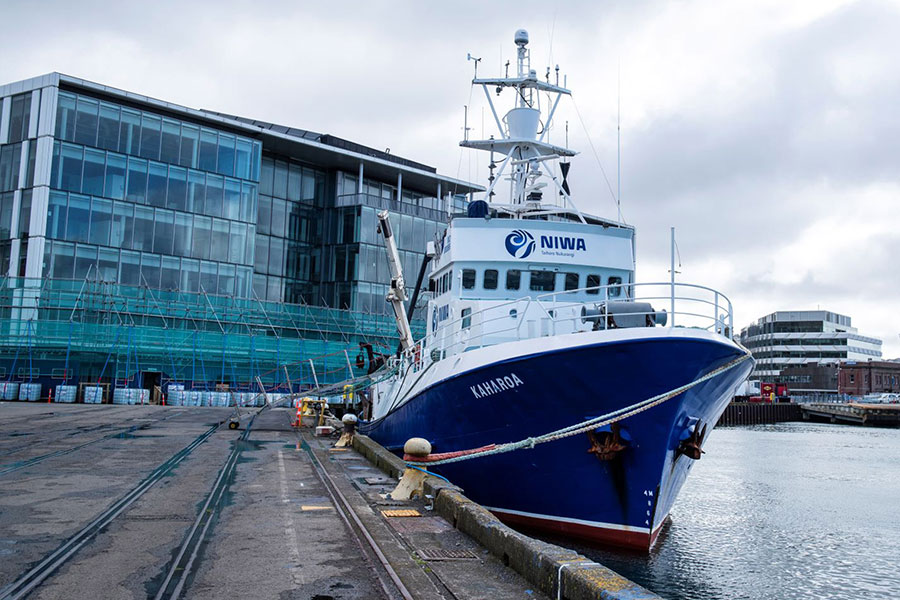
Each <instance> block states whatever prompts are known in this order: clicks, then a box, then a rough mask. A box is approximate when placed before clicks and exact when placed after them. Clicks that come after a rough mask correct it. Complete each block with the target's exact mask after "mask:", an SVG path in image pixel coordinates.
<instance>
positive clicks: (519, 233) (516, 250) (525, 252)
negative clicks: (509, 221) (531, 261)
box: [506, 229, 534, 258]
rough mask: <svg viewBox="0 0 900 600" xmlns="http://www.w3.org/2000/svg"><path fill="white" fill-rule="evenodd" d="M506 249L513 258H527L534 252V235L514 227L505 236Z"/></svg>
mask: <svg viewBox="0 0 900 600" xmlns="http://www.w3.org/2000/svg"><path fill="white" fill-rule="evenodd" d="M506 251H507V252H509V254H510V256H513V257H514V258H527V257H528V256H529V255H531V253H532V252H534V236H533V235H531V234H530V233H528V232H527V231H525V230H522V229H516V230H515V231H513V232H512V233H510V234H509V235H508V236H506Z"/></svg>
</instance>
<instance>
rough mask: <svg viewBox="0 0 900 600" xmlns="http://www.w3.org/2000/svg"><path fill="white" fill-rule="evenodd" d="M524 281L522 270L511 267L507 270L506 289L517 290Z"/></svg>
mask: <svg viewBox="0 0 900 600" xmlns="http://www.w3.org/2000/svg"><path fill="white" fill-rule="evenodd" d="M521 283H522V271H520V270H519V269H510V270H509V271H507V272H506V289H508V290H517V289H519V286H520V285H521Z"/></svg>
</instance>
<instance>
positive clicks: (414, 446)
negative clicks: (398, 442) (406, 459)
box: [403, 438, 431, 456]
mask: <svg viewBox="0 0 900 600" xmlns="http://www.w3.org/2000/svg"><path fill="white" fill-rule="evenodd" d="M403 452H404V453H406V454H409V455H410V456H428V455H429V454H431V442H429V441H428V440H426V439H424V438H410V439H409V440H407V441H406V443H405V444H403Z"/></svg>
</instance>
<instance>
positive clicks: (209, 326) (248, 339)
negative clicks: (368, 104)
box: [0, 74, 469, 391]
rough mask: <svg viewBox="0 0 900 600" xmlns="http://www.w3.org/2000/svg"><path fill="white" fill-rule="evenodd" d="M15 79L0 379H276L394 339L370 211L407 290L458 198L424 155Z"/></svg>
mask: <svg viewBox="0 0 900 600" xmlns="http://www.w3.org/2000/svg"><path fill="white" fill-rule="evenodd" d="M23 83H24V84H25V85H16V86H13V87H7V88H6V89H7V90H10V89H15V93H10V92H9V91H7V92H6V93H5V94H6V95H5V97H4V94H3V93H0V107H2V113H0V115H2V118H0V132H2V134H0V271H2V276H0V381H3V380H13V381H26V380H32V379H34V380H36V381H37V380H40V381H42V382H44V383H45V384H47V385H49V384H59V383H62V382H63V381H66V380H67V381H69V382H70V383H72V382H75V381H85V382H87V381H92V382H93V381H103V382H107V383H110V384H112V385H115V386H123V385H129V386H133V385H137V386H144V387H145V388H146V386H147V385H150V384H148V383H147V381H162V382H165V381H182V382H192V383H191V385H192V386H193V387H194V388H195V389H197V387H200V389H211V386H214V385H219V384H225V385H228V386H233V387H232V389H236V388H240V389H256V387H257V385H256V383H255V378H256V377H257V376H258V377H260V378H261V380H262V381H263V382H264V385H266V386H267V387H270V386H273V387H274V388H276V389H281V391H287V390H284V389H282V388H283V387H284V386H285V385H288V386H290V385H292V384H290V383H287V382H293V384H301V385H309V384H311V383H312V382H313V381H315V380H318V381H320V382H322V383H325V382H335V381H341V380H343V379H345V378H347V377H349V376H352V375H358V374H359V373H355V372H354V367H353V366H352V365H351V364H350V363H351V361H352V359H351V360H348V358H349V356H348V355H347V354H345V351H346V350H348V349H350V350H352V351H353V352H355V351H356V350H357V349H358V346H357V344H358V342H360V341H366V342H370V343H375V344H377V345H381V346H385V347H391V346H393V345H394V344H395V341H394V339H395V337H396V327H395V324H394V322H393V317H392V316H391V311H390V310H389V307H388V305H387V303H386V302H385V296H386V294H387V289H388V283H389V279H390V274H389V270H388V263H387V258H386V254H385V249H384V244H383V241H382V239H381V237H380V235H378V233H377V218H376V214H377V212H378V211H380V210H388V211H390V214H391V223H392V226H393V229H394V233H395V235H396V238H397V242H398V246H399V249H400V254H401V259H402V261H403V268H404V270H405V274H406V277H407V281H409V282H410V284H413V283H415V279H416V276H417V274H418V272H419V268H420V266H421V262H422V258H423V256H424V250H425V245H426V243H427V242H428V241H430V240H432V239H434V238H436V237H437V236H439V235H440V234H441V233H442V231H443V230H444V228H445V227H446V222H447V216H448V215H447V210H448V209H449V210H452V211H453V212H458V211H459V210H464V208H465V206H464V204H465V203H464V198H463V197H462V196H455V197H454V198H453V200H452V203H451V204H450V205H449V206H448V201H447V200H439V199H438V198H437V197H436V196H437V195H438V193H439V190H440V185H441V183H442V182H443V181H446V180H445V179H443V178H440V177H439V176H437V174H436V173H435V172H434V171H433V170H430V168H429V167H426V166H424V165H418V164H416V163H411V162H410V161H408V160H405V159H401V158H399V157H392V156H388V155H384V153H379V152H378V151H376V150H372V149H366V148H363V147H361V146H359V145H356V144H352V143H349V142H346V141H340V140H339V142H340V143H335V144H332V143H330V142H329V141H327V140H326V139H325V138H327V137H328V136H321V137H320V138H318V139H316V136H318V135H319V134H314V133H312V132H304V133H303V135H300V136H297V137H296V139H294V138H292V137H291V136H292V135H293V133H291V131H294V130H289V129H288V128H278V127H277V126H271V130H270V128H267V127H264V126H255V127H254V126H251V127H249V128H248V127H247V124H248V123H249V121H246V120H241V119H239V118H231V117H226V116H223V115H217V114H215V113H207V112H203V111H194V110H191V109H185V108H182V107H177V106H174V105H169V104H164V103H161V102H158V101H155V100H151V99H149V98H143V97H140V96H137V95H134V94H127V93H123V92H120V91H117V90H111V89H110V88H103V87H102V86H96V85H93V84H89V83H85V82H83V81H80V80H74V79H72V78H67V77H66V76H62V75H56V74H54V75H51V76H46V77H44V78H37V79H35V80H29V81H28V82H23ZM29 88H30V89H31V91H26V92H24V93H23V92H22V91H21V90H27V89H29ZM0 89H2V88H0ZM42 115H43V118H42ZM284 132H287V133H284ZM309 139H315V141H317V142H318V144H319V146H318V147H312V146H309V145H308V144H307V142H306V140H309ZM295 150H296V154H293V153H294V151H295ZM372 157H375V158H376V159H378V160H377V162H378V164H377V167H378V169H372V172H373V174H374V175H377V177H376V176H372V175H370V174H366V175H365V176H364V178H363V179H362V182H361V184H360V181H359V173H360V172H361V171H362V169H363V167H360V163H362V164H363V166H364V167H366V168H368V166H367V165H368V162H367V161H369V160H370V159H371V158H372ZM391 164H394V165H396V168H387V169H385V165H391ZM357 169H358V170H357ZM402 169H407V170H409V169H411V171H402ZM349 171H354V172H352V173H351V172H349ZM401 172H402V176H401ZM404 177H405V178H408V179H409V181H408V182H406V183H404V181H403V178H404ZM384 178H386V179H393V181H390V182H388V181H382V180H380V179H384ZM448 185H449V184H448ZM431 188H433V189H432V191H423V190H428V189H431ZM466 189H467V190H468V189H469V188H466ZM412 327H413V331H414V333H415V335H416V336H417V337H418V336H421V335H423V334H424V321H423V320H422V319H421V318H414V320H413V322H412ZM26 354H27V357H28V366H27V368H26V367H23V365H24V364H25V363H24V359H22V360H20V358H21V356H25V355H26ZM310 361H312V364H310ZM138 363H139V364H140V366H139V367H138V366H137V364H138ZM129 365H130V366H129ZM141 373H143V374H144V375H147V374H149V375H148V379H146V380H144V379H142V377H143V375H141ZM154 373H155V374H156V375H154ZM160 375H162V379H160ZM73 378H74V379H73Z"/></svg>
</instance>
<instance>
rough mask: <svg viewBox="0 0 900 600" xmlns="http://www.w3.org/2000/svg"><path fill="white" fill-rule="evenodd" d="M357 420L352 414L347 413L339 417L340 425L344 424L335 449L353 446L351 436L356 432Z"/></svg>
mask: <svg viewBox="0 0 900 600" xmlns="http://www.w3.org/2000/svg"><path fill="white" fill-rule="evenodd" d="M357 420H358V419H357V418H356V415H354V414H352V413H347V414H346V415H344V416H343V417H341V423H343V424H344V432H343V433H342V434H341V437H340V439H339V440H338V441H337V444H335V445H334V447H335V448H346V447H347V446H352V445H353V434H354V433H355V432H356V422H357Z"/></svg>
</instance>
